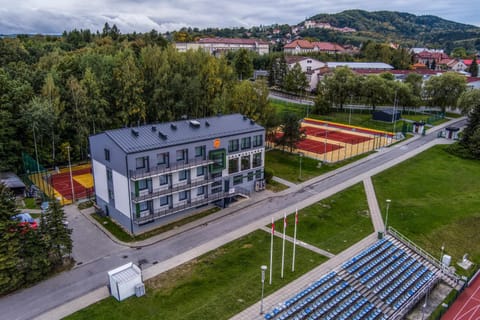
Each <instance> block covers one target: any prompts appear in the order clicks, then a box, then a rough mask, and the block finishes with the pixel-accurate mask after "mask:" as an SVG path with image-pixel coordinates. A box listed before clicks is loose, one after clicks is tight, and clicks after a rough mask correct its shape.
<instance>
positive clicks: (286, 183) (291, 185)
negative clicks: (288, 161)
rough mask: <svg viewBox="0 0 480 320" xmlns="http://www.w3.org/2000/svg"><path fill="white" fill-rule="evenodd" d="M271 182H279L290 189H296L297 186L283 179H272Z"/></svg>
mask: <svg viewBox="0 0 480 320" xmlns="http://www.w3.org/2000/svg"><path fill="white" fill-rule="evenodd" d="M272 180H273V181H276V182H279V183H281V184H284V185H286V186H287V187H289V188H291V187H296V186H297V185H296V184H295V183H293V182H290V181H288V180H285V179H282V178H280V177H273V178H272Z"/></svg>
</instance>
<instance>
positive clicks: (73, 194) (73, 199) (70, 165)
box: [67, 146, 75, 203]
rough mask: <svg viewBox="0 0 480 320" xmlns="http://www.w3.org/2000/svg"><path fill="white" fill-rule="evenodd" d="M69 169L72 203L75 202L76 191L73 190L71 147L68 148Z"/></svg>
mask: <svg viewBox="0 0 480 320" xmlns="http://www.w3.org/2000/svg"><path fill="white" fill-rule="evenodd" d="M67 154H68V169H69V170H70V186H71V187H72V203H73V202H75V190H74V188H73V176H72V163H71V162H70V146H67Z"/></svg>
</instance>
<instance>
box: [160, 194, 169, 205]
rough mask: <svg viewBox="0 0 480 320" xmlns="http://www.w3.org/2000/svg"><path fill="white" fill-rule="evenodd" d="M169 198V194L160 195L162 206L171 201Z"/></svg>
mask: <svg viewBox="0 0 480 320" xmlns="http://www.w3.org/2000/svg"><path fill="white" fill-rule="evenodd" d="M168 198H169V196H165V197H160V206H166V205H168V203H169V201H168Z"/></svg>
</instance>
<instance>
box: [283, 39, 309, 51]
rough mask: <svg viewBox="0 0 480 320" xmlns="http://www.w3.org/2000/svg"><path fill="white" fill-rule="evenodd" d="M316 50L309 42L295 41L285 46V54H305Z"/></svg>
mask: <svg viewBox="0 0 480 320" xmlns="http://www.w3.org/2000/svg"><path fill="white" fill-rule="evenodd" d="M314 50H315V48H314V46H313V44H312V43H311V42H310V41H308V40H294V41H292V42H290V43H287V44H286V45H285V46H283V52H285V54H304V53H309V52H313V51H314Z"/></svg>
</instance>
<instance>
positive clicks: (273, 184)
mask: <svg viewBox="0 0 480 320" xmlns="http://www.w3.org/2000/svg"><path fill="white" fill-rule="evenodd" d="M285 189H288V186H286V185H284V184H283V183H280V182H277V181H274V180H271V181H270V182H268V183H267V190H270V191H273V192H280V191H283V190H285Z"/></svg>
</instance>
